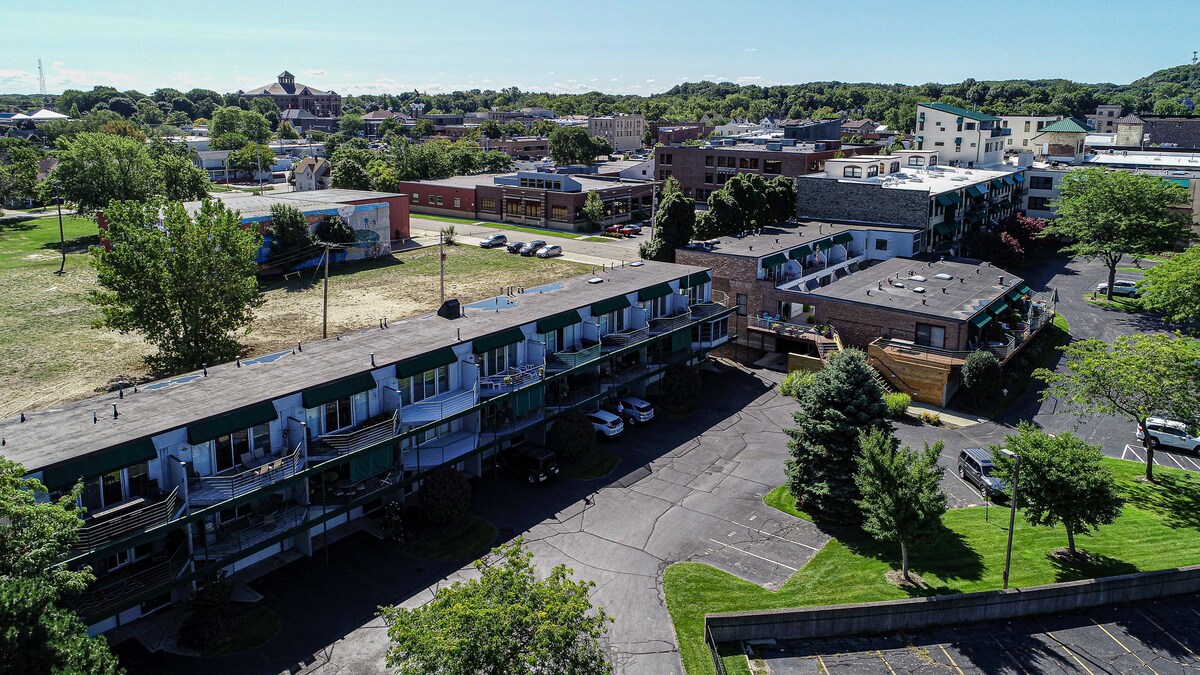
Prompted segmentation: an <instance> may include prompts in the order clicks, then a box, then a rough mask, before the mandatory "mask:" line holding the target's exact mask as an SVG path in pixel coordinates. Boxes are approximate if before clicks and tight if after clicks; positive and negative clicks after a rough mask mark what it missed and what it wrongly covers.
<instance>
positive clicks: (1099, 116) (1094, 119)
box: [1087, 103, 1121, 134]
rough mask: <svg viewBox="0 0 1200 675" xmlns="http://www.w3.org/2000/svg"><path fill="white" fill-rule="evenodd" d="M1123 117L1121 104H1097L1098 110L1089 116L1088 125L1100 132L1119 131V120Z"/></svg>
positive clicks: (1110, 132) (1111, 132)
mask: <svg viewBox="0 0 1200 675" xmlns="http://www.w3.org/2000/svg"><path fill="white" fill-rule="evenodd" d="M1120 118H1121V106H1119V105H1117V104H1115V103H1103V104H1100V105H1098V106H1096V112H1095V113H1094V114H1092V115H1090V116H1088V118H1087V123H1088V126H1090V127H1092V128H1093V129H1095V130H1096V133H1100V134H1115V133H1117V120H1118V119H1120Z"/></svg>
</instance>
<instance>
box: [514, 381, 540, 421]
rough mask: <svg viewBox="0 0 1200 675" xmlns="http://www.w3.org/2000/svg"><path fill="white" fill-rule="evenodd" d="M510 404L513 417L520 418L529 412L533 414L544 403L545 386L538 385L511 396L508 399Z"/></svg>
mask: <svg viewBox="0 0 1200 675" xmlns="http://www.w3.org/2000/svg"><path fill="white" fill-rule="evenodd" d="M509 400H510V401H511V403H512V414H513V417H520V416H521V415H524V414H526V413H529V412H533V411H534V410H537V409H538V408H541V407H542V406H543V405H545V403H546V385H544V384H542V383H540V382H539V383H538V384H535V385H532V386H529V387H526V388H524V389H521V390H520V391H518V392H516V393H515V394H513V395H512V398H511V399H509Z"/></svg>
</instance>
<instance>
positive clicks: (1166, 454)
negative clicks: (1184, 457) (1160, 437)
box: [1162, 452, 1183, 469]
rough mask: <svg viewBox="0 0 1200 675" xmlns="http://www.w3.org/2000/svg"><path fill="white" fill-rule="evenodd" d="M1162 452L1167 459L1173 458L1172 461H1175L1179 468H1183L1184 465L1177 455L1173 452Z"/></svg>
mask: <svg viewBox="0 0 1200 675" xmlns="http://www.w3.org/2000/svg"><path fill="white" fill-rule="evenodd" d="M1162 454H1163V456H1164V457H1166V458H1167V459H1169V460H1171V461H1172V462H1175V466H1177V467H1179V468H1181V469H1182V468H1183V465H1182V464H1180V463H1179V460H1178V459H1175V455H1172V454H1171V453H1169V452H1164V453H1162Z"/></svg>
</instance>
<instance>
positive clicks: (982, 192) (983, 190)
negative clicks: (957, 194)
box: [967, 184, 987, 199]
mask: <svg viewBox="0 0 1200 675" xmlns="http://www.w3.org/2000/svg"><path fill="white" fill-rule="evenodd" d="M967 194H969V195H971V196H972V197H978V198H980V199H982V198H983V197H986V196H987V186H986V184H981V185H968V186H967Z"/></svg>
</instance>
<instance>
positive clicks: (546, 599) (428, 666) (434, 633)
mask: <svg viewBox="0 0 1200 675" xmlns="http://www.w3.org/2000/svg"><path fill="white" fill-rule="evenodd" d="M475 568H476V569H477V570H478V571H479V578H477V579H470V580H468V581H457V582H455V583H454V584H452V585H450V586H443V587H442V588H440V589H438V591H437V593H436V594H435V595H434V598H433V600H432V601H430V602H429V603H427V604H425V605H422V606H420V607H416V608H413V609H408V608H404V607H399V606H394V607H385V608H383V609H382V610H381V611H380V615H381V616H382V617H383V620H384V622H385V623H386V624H387V628H388V638H389V639H390V641H391V644H390V646H389V647H388V652H387V656H386V666H387V667H388V668H394V669H396V671H397V672H399V673H401V674H402V675H409V674H412V675H417V674H419V673H440V674H442V675H477V674H478V673H505V674H506V675H537V674H540V673H588V674H594V675H605V674H606V673H611V672H612V665H611V664H610V663H609V662H608V658H607V656H606V654H605V652H604V649H603V647H602V646H601V644H600V640H601V638H602V637H603V636H604V634H605V631H606V627H607V625H608V624H609V623H611V622H612V618H611V617H609V615H608V614H607V613H605V611H604V609H603V608H599V607H597V608H594V609H593V607H592V603H591V599H590V598H589V597H588V596H589V593H590V591H591V589H592V588H593V587H594V586H595V584H594V583H593V582H591V581H575V580H574V579H573V578H572V576H573V574H574V572H573V570H570V569H568V568H567V567H566V566H565V565H559V566H557V567H555V568H554V569H552V570H550V574H549V575H547V576H546V578H544V579H538V578H537V573H536V570H535V569H534V567H533V554H531V553H529V552H528V551H525V550H524V548H523V547H522V542H521V540H520V539H518V540H517V541H516V542H515V543H513V544H512V545H509V546H502V547H500V548H497V549H494V550H493V551H492V553H491V554H489V555H487V556H484V558H483V559H482V560H478V561H476V562H475Z"/></svg>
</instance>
